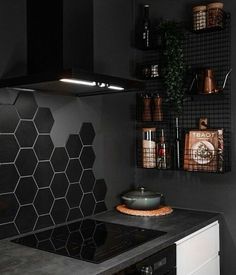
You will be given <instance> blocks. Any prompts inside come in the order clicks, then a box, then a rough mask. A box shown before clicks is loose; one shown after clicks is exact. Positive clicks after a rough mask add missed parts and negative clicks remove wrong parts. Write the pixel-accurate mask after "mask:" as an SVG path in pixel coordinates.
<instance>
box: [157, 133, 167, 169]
mask: <svg viewBox="0 0 236 275" xmlns="http://www.w3.org/2000/svg"><path fill="white" fill-rule="evenodd" d="M168 168H169V153H168V145H167V143H166V142H165V134H164V130H163V129H161V137H160V141H159V142H158V144H157V169H168Z"/></svg>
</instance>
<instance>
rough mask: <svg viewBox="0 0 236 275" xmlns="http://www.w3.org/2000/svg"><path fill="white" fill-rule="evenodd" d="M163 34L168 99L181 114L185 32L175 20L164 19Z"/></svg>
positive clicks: (164, 70) (164, 74)
mask: <svg viewBox="0 0 236 275" xmlns="http://www.w3.org/2000/svg"><path fill="white" fill-rule="evenodd" d="M159 29H160V33H161V36H162V44H163V45H162V46H163V51H162V64H163V68H162V77H163V82H164V86H165V89H166V95H167V101H168V102H170V103H171V104H172V106H173V108H174V110H175V112H176V113H177V114H178V115H179V114H180V113H181V112H182V107H183V98H184V93H185V91H184V75H185V64H184V55H183V49H182V40H183V32H182V31H181V30H180V28H179V26H178V24H177V23H176V22H174V21H163V22H161V23H160V26H159Z"/></svg>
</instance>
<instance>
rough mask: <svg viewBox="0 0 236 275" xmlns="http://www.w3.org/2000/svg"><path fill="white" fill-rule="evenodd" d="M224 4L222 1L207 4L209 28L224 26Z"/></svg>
mask: <svg viewBox="0 0 236 275" xmlns="http://www.w3.org/2000/svg"><path fill="white" fill-rule="evenodd" d="M223 8H224V4H223V3H221V2H215V3H210V4H208V5H207V28H223V27H224V10H223Z"/></svg>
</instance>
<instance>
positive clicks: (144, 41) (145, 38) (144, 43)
mask: <svg viewBox="0 0 236 275" xmlns="http://www.w3.org/2000/svg"><path fill="white" fill-rule="evenodd" d="M143 9H144V14H143V22H142V26H141V41H140V42H141V48H142V49H143V50H148V49H150V28H151V24H150V19H149V5H144V7H143Z"/></svg>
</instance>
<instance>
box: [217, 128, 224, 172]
mask: <svg viewBox="0 0 236 275" xmlns="http://www.w3.org/2000/svg"><path fill="white" fill-rule="evenodd" d="M218 171H219V172H223V171H224V131H223V129H218Z"/></svg>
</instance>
